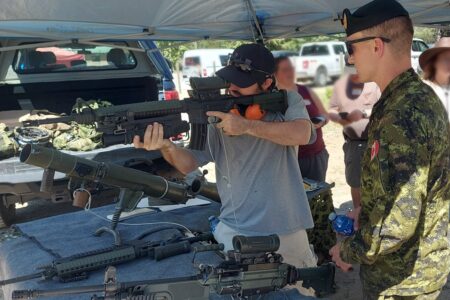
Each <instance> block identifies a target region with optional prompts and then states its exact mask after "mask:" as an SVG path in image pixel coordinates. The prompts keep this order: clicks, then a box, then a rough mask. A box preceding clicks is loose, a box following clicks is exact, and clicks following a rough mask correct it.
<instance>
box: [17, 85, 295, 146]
mask: <svg viewBox="0 0 450 300" xmlns="http://www.w3.org/2000/svg"><path fill="white" fill-rule="evenodd" d="M190 83H191V87H192V90H191V91H189V94H190V98H186V99H184V100H182V101H151V102H141V103H134V104H126V105H116V106H110V107H103V108H98V109H96V110H93V109H90V108H86V109H84V110H82V111H81V112H80V113H73V114H71V115H69V116H63V117H59V118H51V119H43V120H28V121H24V122H23V123H22V124H23V126H25V127H28V126H39V125H43V124H54V123H70V122H76V123H79V124H95V126H96V128H97V130H98V131H100V132H102V133H103V135H102V142H103V145H104V146H110V145H116V144H130V143H132V142H133V138H134V136H136V135H138V136H140V137H141V139H142V137H143V136H144V132H145V129H146V128H147V126H148V125H149V124H153V123H154V122H158V123H160V124H162V125H163V127H164V137H165V138H169V137H173V136H176V135H178V134H180V133H183V132H188V131H189V130H190V129H191V134H190V143H189V148H191V149H196V150H203V149H204V147H205V142H206V135H207V125H208V116H207V115H206V112H207V111H221V112H229V111H230V110H232V109H237V110H238V111H239V112H240V113H241V114H242V115H244V112H245V108H246V107H248V106H249V105H253V104H258V105H259V106H260V109H261V110H263V111H267V112H282V113H284V112H285V111H286V109H287V107H288V104H287V96H286V91H278V92H272V93H264V94H259V95H253V96H242V97H232V96H230V95H221V90H222V89H225V88H227V86H228V85H227V83H226V82H225V81H223V80H222V79H220V78H219V77H208V78H191V79H190ZM181 113H187V114H188V115H189V123H191V126H189V123H188V122H187V121H183V120H182V118H181ZM190 127H191V128H190Z"/></svg>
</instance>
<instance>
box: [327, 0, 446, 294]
mask: <svg viewBox="0 0 450 300" xmlns="http://www.w3.org/2000/svg"><path fill="white" fill-rule="evenodd" d="M343 25H344V27H345V28H346V32H347V36H348V39H347V45H348V48H349V54H350V55H351V62H354V63H355V65H356V68H357V70H358V74H359V75H360V78H362V79H363V80H364V81H374V82H376V83H377V84H378V85H379V87H380V89H381V90H382V95H381V98H380V100H379V101H378V103H377V104H376V105H375V106H374V108H373V110H372V116H371V119H370V123H369V140H368V145H369V147H368V149H367V150H366V153H365V155H364V158H363V164H362V165H363V167H362V179H361V184H362V209H361V213H360V216H359V228H360V229H359V230H358V231H357V232H356V234H355V235H354V236H353V237H350V238H347V239H345V240H344V241H343V242H341V243H340V244H337V245H336V246H334V247H333V248H332V249H331V250H330V254H331V255H332V256H333V260H334V261H335V262H336V264H337V265H338V266H341V265H344V266H345V262H348V263H360V264H361V271H360V276H361V281H362V285H363V294H364V298H365V299H437V297H438V296H439V293H440V290H441V288H442V287H443V286H444V285H445V282H446V280H447V276H448V273H449V270H450V250H449V244H448V240H447V230H448V228H447V224H448V210H449V198H450V197H449V182H448V173H449V142H450V141H449V134H448V133H449V123H448V121H447V115H446V113H445V109H444V107H443V105H442V103H441V101H440V100H439V99H438V97H437V96H436V95H435V94H434V93H433V91H432V90H431V88H429V87H428V86H427V85H426V84H424V83H422V81H421V80H420V78H419V77H418V76H417V74H416V73H415V72H414V71H413V69H411V68H410V66H411V59H410V47H411V40H412V35H413V28H412V24H411V21H410V19H409V16H408V13H407V12H406V11H405V10H404V8H403V7H402V6H401V5H400V4H399V3H397V2H396V1H386V0H376V1H372V2H371V3H369V4H367V5H365V6H363V7H361V8H360V9H358V10H357V11H355V12H354V13H353V14H351V13H350V12H349V11H348V10H345V11H344V18H343ZM396 39H398V40H396ZM402 39H408V40H402ZM356 45H357V46H356Z"/></svg>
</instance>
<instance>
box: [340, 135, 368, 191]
mask: <svg viewBox="0 0 450 300" xmlns="http://www.w3.org/2000/svg"><path fill="white" fill-rule="evenodd" d="M342 148H343V150H344V162H345V179H346V181H347V184H348V185H349V186H351V187H352V188H360V187H361V161H362V157H363V155H364V152H365V151H366V149H367V141H352V140H346V141H345V143H344V146H343V147H342Z"/></svg>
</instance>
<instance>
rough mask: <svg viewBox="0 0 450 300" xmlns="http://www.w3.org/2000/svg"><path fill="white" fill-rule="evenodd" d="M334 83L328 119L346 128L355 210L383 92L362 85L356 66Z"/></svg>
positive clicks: (348, 174) (346, 154)
mask: <svg viewBox="0 0 450 300" xmlns="http://www.w3.org/2000/svg"><path fill="white" fill-rule="evenodd" d="M345 73H346V74H344V76H342V77H341V78H340V79H339V80H338V81H336V83H335V84H334V89H333V95H332V96H331V100H330V108H329V111H328V117H329V118H330V120H331V121H333V122H336V123H339V124H341V125H342V126H343V134H344V138H345V143H344V146H343V149H344V162H345V179H346V181H347V184H348V185H349V186H350V188H351V195H352V201H353V207H354V209H355V210H358V209H359V208H360V206H361V159H362V156H363V154H364V151H365V150H366V148H367V125H368V124H369V117H370V113H371V111H372V107H373V105H374V104H375V103H376V102H377V100H378V99H379V98H380V95H381V92H380V89H379V88H378V86H377V85H376V84H375V83H373V82H369V83H361V82H359V77H358V75H357V74H356V70H355V68H354V67H351V66H346V67H345Z"/></svg>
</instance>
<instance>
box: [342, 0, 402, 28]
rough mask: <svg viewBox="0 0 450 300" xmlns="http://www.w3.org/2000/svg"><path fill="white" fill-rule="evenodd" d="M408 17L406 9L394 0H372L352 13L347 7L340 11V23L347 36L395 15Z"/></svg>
mask: <svg viewBox="0 0 450 300" xmlns="http://www.w3.org/2000/svg"><path fill="white" fill-rule="evenodd" d="M401 16H405V17H409V14H408V11H406V9H405V8H404V7H403V6H402V5H401V4H400V3H398V2H397V1H395V0H374V1H372V2H369V3H367V4H366V5H364V6H361V7H360V8H358V9H357V10H355V12H353V14H352V13H351V12H350V10H349V9H348V8H346V9H344V12H343V13H342V20H341V21H342V25H343V26H344V29H345V33H347V36H349V35H352V34H354V33H356V32H359V31H362V30H365V29H368V28H371V27H374V26H376V25H378V24H381V23H383V22H385V21H388V20H390V19H393V18H396V17H401Z"/></svg>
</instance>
